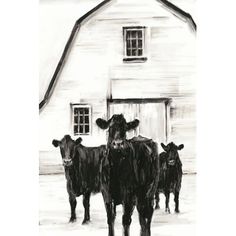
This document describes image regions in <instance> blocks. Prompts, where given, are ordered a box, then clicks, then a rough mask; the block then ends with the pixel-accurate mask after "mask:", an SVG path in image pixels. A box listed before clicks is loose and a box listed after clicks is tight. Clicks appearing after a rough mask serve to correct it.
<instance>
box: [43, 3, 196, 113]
mask: <svg viewBox="0 0 236 236" xmlns="http://www.w3.org/2000/svg"><path fill="white" fill-rule="evenodd" d="M138 1H139V0H138ZM138 1H137V0H136V1H134V2H133V3H135V5H136V4H137V2H138ZM114 2H116V1H114V0H104V1H102V2H101V3H100V4H98V5H97V6H95V7H94V8H93V9H91V10H90V11H89V12H87V13H86V14H84V15H83V16H82V17H80V18H79V19H78V20H77V21H76V22H75V25H74V27H73V29H72V31H71V34H70V36H69V38H68V41H67V43H66V45H65V48H64V50H63V53H62V55H61V58H60V60H59V62H58V64H57V67H56V69H55V71H54V74H53V77H52V78H51V81H50V83H49V86H48V89H47V91H46V92H45V95H44V98H43V100H42V101H41V102H40V103H39V110H42V108H43V107H44V105H46V104H47V103H48V101H49V98H50V96H51V94H52V91H53V89H54V86H55V85H56V82H57V79H58V77H59V74H60V71H61V69H62V68H63V65H64V63H65V60H66V57H67V56H68V53H69V50H70V47H71V46H72V43H73V40H74V38H75V37H76V35H77V33H78V31H79V30H80V27H81V26H82V25H83V24H84V23H86V21H87V20H89V19H90V18H91V17H92V16H93V15H95V14H97V13H98V12H99V11H101V10H103V9H104V8H105V7H108V6H109V5H110V4H111V3H114ZM126 2H127V1H126ZM141 2H144V3H145V4H143V5H142V6H141V7H142V12H143V7H146V3H147V1H142V0H141ZM155 2H158V3H161V4H163V5H162V7H163V8H165V9H166V10H168V11H169V12H171V13H172V14H174V15H175V16H176V17H179V18H181V20H183V21H185V22H187V23H188V24H189V27H190V28H191V29H192V30H193V31H196V28H197V26H196V23H195V22H194V20H193V18H192V16H191V15H190V14H189V13H187V12H185V11H183V10H182V9H180V8H179V7H177V6H176V5H174V4H173V3H171V2H169V1H167V0H155ZM108 4H109V5H108ZM129 4H130V5H131V6H132V3H131V1H130V2H129ZM124 6H126V5H124ZM119 13H120V12H119ZM134 13H135V15H134V17H135V18H136V14H137V12H136V11H134ZM111 15H112V14H111ZM153 17H156V12H155V13H154V15H153ZM159 17H160V16H159ZM112 19H114V15H112Z"/></svg>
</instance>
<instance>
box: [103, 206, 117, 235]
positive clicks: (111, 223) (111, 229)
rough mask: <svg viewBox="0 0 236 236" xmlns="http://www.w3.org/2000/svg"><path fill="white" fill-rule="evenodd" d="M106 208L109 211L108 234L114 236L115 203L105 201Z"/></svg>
mask: <svg viewBox="0 0 236 236" xmlns="http://www.w3.org/2000/svg"><path fill="white" fill-rule="evenodd" d="M105 208H106V212H107V224H108V236H114V235H115V233H114V222H115V206H114V204H113V203H106V202H105Z"/></svg>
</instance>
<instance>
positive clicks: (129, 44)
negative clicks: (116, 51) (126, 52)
mask: <svg viewBox="0 0 236 236" xmlns="http://www.w3.org/2000/svg"><path fill="white" fill-rule="evenodd" d="M126 46H127V48H130V47H131V41H130V40H127V45H126Z"/></svg>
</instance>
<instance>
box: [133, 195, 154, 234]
mask: <svg viewBox="0 0 236 236" xmlns="http://www.w3.org/2000/svg"><path fill="white" fill-rule="evenodd" d="M153 205H154V204H153V200H151V199H147V200H145V202H144V203H138V205H137V210H138V213H139V223H140V226H141V232H140V236H150V235H151V221H152V215H153V211H154V208H153Z"/></svg>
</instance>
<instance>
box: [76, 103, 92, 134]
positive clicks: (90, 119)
mask: <svg viewBox="0 0 236 236" xmlns="http://www.w3.org/2000/svg"><path fill="white" fill-rule="evenodd" d="M71 108H72V133H73V135H74V136H78V135H91V133H92V106H91V105H89V104H77V103H76V104H71ZM75 108H88V109H89V115H88V116H89V123H88V125H89V132H88V133H80V132H79V126H80V122H79V119H78V132H75V125H76V124H75V122H74V118H75V113H74V110H75ZM82 125H85V124H84V123H83V124H82ZM83 129H85V128H83Z"/></svg>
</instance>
